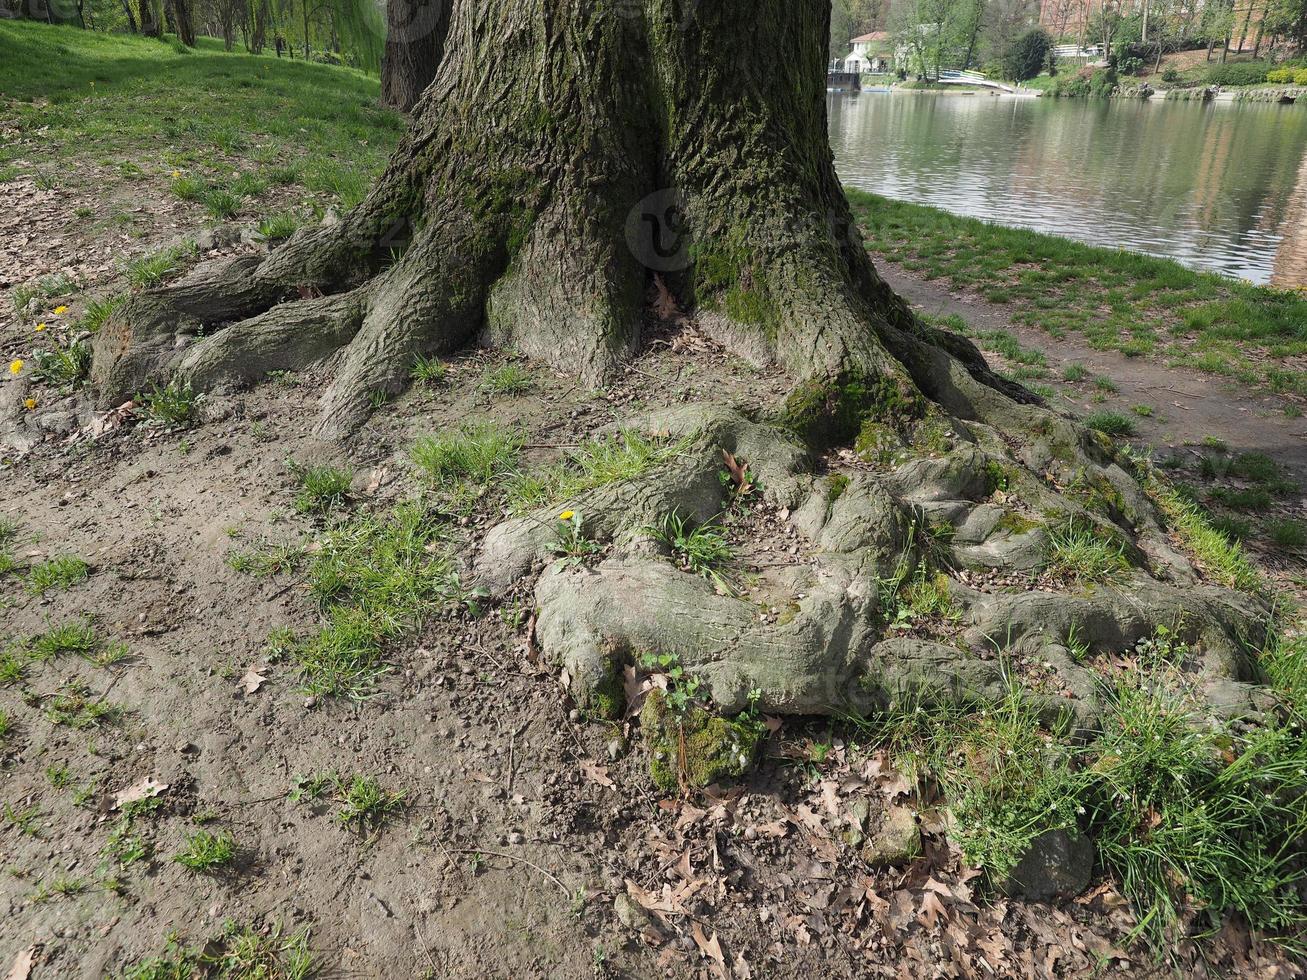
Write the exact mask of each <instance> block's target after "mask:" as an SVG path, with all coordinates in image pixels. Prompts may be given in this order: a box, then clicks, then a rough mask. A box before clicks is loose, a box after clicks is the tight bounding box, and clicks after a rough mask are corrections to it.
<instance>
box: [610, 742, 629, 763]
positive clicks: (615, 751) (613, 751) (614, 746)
mask: <svg viewBox="0 0 1307 980" xmlns="http://www.w3.org/2000/svg"><path fill="white" fill-rule="evenodd" d="M625 751H626V739H623V738H614V739H611V740H610V741H609V742H608V758H609V759H611V760H612V761H613V762H616V761H617V760H618V759H620V758H621V757H622V753H624V752H625Z"/></svg>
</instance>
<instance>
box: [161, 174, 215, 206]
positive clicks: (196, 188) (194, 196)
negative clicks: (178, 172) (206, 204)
mask: <svg viewBox="0 0 1307 980" xmlns="http://www.w3.org/2000/svg"><path fill="white" fill-rule="evenodd" d="M168 190H170V191H172V193H173V196H174V197H176V198H178V199H179V200H182V201H200V200H202V199H203V198H204V195H205V194H206V193H207V192H208V187H207V186H206V185H205V183H204V181H202V180H200V179H199V178H197V177H174V178H172V180H171V181H169V182H168Z"/></svg>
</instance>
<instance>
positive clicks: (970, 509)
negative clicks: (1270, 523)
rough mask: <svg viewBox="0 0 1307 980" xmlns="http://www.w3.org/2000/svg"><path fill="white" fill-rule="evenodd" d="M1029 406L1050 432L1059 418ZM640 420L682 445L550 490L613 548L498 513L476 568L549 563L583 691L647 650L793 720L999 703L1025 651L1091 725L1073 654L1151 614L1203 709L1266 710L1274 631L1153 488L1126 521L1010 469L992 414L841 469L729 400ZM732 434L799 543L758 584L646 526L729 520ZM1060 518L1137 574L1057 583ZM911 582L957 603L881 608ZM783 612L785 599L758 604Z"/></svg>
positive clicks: (1054, 691)
mask: <svg viewBox="0 0 1307 980" xmlns="http://www.w3.org/2000/svg"><path fill="white" fill-rule="evenodd" d="M1026 411H1029V412H1030V413H1031V415H1032V418H1034V419H1036V420H1038V421H1039V422H1041V423H1043V424H1046V425H1048V426H1050V427H1052V428H1057V425H1056V423H1057V422H1058V421H1059V420H1058V418H1057V417H1056V416H1054V415H1052V413H1049V412H1047V411H1046V410H1043V409H1038V408H1034V407H1030V408H1028V409H1027V410H1026ZM1026 421H1029V420H1026ZM641 427H642V428H644V429H646V430H648V431H651V432H664V433H670V434H671V436H672V437H673V438H681V439H683V440H684V442H683V444H682V448H681V451H680V452H679V453H678V454H677V455H676V456H675V457H674V458H673V459H671V460H669V461H667V462H666V463H664V464H663V465H662V466H661V467H660V468H658V469H657V470H655V471H653V472H651V473H649V474H646V475H645V476H643V477H641V478H639V479H637V480H634V481H631V482H629V483H624V484H617V485H612V486H609V487H604V488H601V489H600V490H598V491H595V492H594V493H592V494H589V495H587V496H586V497H585V498H584V499H578V500H571V501H567V502H566V503H565V504H562V503H560V505H559V506H564V507H566V508H567V509H573V510H576V511H578V512H582V513H583V514H584V516H585V524H584V526H585V528H586V529H587V531H588V533H589V534H591V535H592V536H593V537H594V539H595V540H597V541H600V542H603V543H607V544H609V545H611V556H610V557H608V558H606V559H605V560H603V561H601V562H599V563H598V564H597V565H595V566H594V567H583V566H578V565H577V564H575V563H571V562H567V561H558V560H555V559H554V555H553V553H552V552H553V546H554V544H555V542H556V540H557V533H558V532H557V528H558V524H557V516H558V510H557V509H556V508H552V507H551V508H549V509H547V510H541V511H540V512H537V513H535V514H532V515H529V516H527V517H524V518H520V519H516V520H512V521H508V522H505V523H504V524H501V525H500V526H499V527H497V528H495V529H494V530H493V531H492V532H491V533H490V535H489V536H488V537H487V539H486V541H485V544H484V548H483V550H482V552H481V554H480V556H479V557H478V560H477V564H476V569H477V572H478V574H479V576H480V579H481V581H482V582H484V583H485V584H487V585H488V586H490V587H492V588H493V589H496V590H500V591H502V590H504V589H506V588H508V587H509V586H511V584H512V583H514V582H515V581H518V580H520V579H521V578H522V577H524V576H526V575H528V574H530V573H531V572H533V571H534V570H535V569H537V568H539V567H540V566H541V565H544V566H545V569H544V572H543V574H542V575H541V576H540V578H539V580H538V583H537V585H536V601H537V605H538V617H537V622H536V638H537V640H538V642H539V644H540V647H541V649H542V651H543V652H544V654H545V655H546V656H547V657H548V658H550V659H551V660H552V661H554V662H556V663H558V664H559V665H560V666H562V667H563V668H565V670H566V671H567V674H568V676H569V678H570V683H571V685H572V690H573V694H574V695H575V697H576V698H577V700H578V701H579V702H580V703H582V704H587V705H593V704H595V703H596V700H595V699H596V698H597V697H608V696H609V694H610V692H611V691H612V690H613V688H614V677H615V675H616V674H617V673H618V672H619V671H620V670H621V669H622V667H623V666H624V665H626V664H629V663H632V662H636V661H637V660H638V659H639V658H640V656H641V655H642V654H645V653H656V654H671V655H674V656H675V657H677V658H678V661H679V662H680V664H681V665H682V666H683V667H684V668H685V669H686V670H687V672H689V673H691V674H693V675H694V676H696V677H698V678H699V679H700V680H701V681H702V682H703V683H704V685H705V689H706V690H707V691H708V692H709V693H710V694H711V697H712V700H713V701H714V702H715V703H716V704H717V705H718V706H720V707H721V708H723V709H725V710H728V711H730V710H738V709H741V708H743V707H744V706H745V704H746V702H747V700H748V699H749V697H750V693H751V692H753V693H754V694H755V696H758V700H759V703H760V704H761V705H762V706H763V707H764V708H766V709H767V710H770V711H775V712H784V713H798V714H833V713H843V712H866V711H870V710H875V709H881V708H885V707H887V706H889V705H891V704H893V703H896V702H898V701H900V700H901V699H903V698H905V697H909V696H910V697H914V698H924V699H926V700H928V701H936V702H939V701H945V702H947V701H967V700H975V699H992V698H994V697H997V696H999V695H1001V694H1002V693H1003V691H1004V690H1005V686H1006V685H1007V684H1008V683H1010V682H1011V677H1010V676H1008V674H1007V673H1006V672H1005V670H1004V663H1005V662H1006V661H1011V662H1013V663H1014V664H1015V663H1018V662H1026V661H1029V662H1031V663H1035V664H1037V665H1038V669H1037V671H1036V672H1035V673H1036V675H1037V676H1033V677H1031V678H1026V685H1027V691H1026V695H1027V696H1028V697H1029V698H1031V699H1032V700H1034V701H1036V702H1038V703H1039V704H1041V705H1043V706H1044V707H1046V708H1048V709H1049V710H1054V709H1057V708H1060V707H1065V708H1068V709H1070V710H1072V711H1074V712H1075V713H1076V714H1077V715H1078V716H1079V717H1080V719H1081V721H1082V722H1083V723H1085V724H1092V722H1093V719H1094V718H1095V717H1096V716H1097V713H1098V702H1097V698H1098V693H1099V691H1100V688H1101V683H1100V682H1101V675H1099V674H1098V673H1096V672H1095V671H1094V669H1093V668H1092V666H1090V665H1087V664H1086V663H1084V662H1081V660H1080V659H1077V658H1083V657H1085V656H1086V655H1088V656H1091V657H1092V656H1097V655H1099V654H1104V653H1118V654H1121V653H1126V652H1128V651H1131V650H1132V649H1133V648H1134V647H1135V645H1136V644H1137V643H1139V641H1140V640H1143V639H1146V638H1148V637H1150V636H1153V635H1154V633H1155V631H1156V630H1157V628H1158V627H1159V626H1163V627H1166V628H1168V629H1170V630H1172V631H1174V633H1175V634H1176V635H1177V636H1179V637H1181V638H1182V639H1183V641H1184V643H1185V644H1186V646H1185V654H1184V660H1183V663H1180V664H1176V665H1173V666H1175V667H1176V669H1178V670H1180V671H1182V672H1183V673H1185V674H1187V675H1188V676H1189V678H1190V680H1191V682H1192V685H1193V686H1194V688H1195V689H1196V691H1197V692H1198V693H1199V694H1200V695H1201V697H1202V698H1204V699H1205V700H1206V702H1207V703H1208V704H1209V705H1210V706H1211V709H1212V710H1213V711H1215V712H1218V713H1222V714H1228V713H1240V712H1245V713H1246V712H1249V711H1251V710H1255V709H1258V708H1261V707H1265V704H1266V700H1265V698H1263V697H1262V696H1261V695H1260V694H1259V692H1258V690H1257V689H1256V688H1255V687H1254V686H1252V684H1251V683H1249V682H1251V681H1253V680H1254V674H1253V667H1252V665H1251V664H1250V662H1249V660H1248V656H1247V653H1246V651H1247V649H1248V648H1249V646H1250V645H1253V646H1255V645H1256V644H1257V643H1258V642H1259V638H1260V637H1261V636H1262V635H1263V634H1264V630H1265V624H1266V622H1267V619H1268V612H1267V609H1266V608H1265V607H1264V606H1263V604H1262V603H1261V602H1260V601H1258V600H1256V599H1254V598H1251V597H1248V596H1245V595H1241V594H1239V593H1234V592H1231V591H1229V590H1226V589H1222V588H1219V587H1215V586H1209V585H1203V584H1199V583H1198V582H1197V580H1196V577H1195V575H1194V572H1193V569H1192V567H1191V566H1190V565H1189V563H1188V562H1187V561H1186V560H1184V559H1183V557H1182V556H1180V555H1178V554H1177V553H1175V552H1174V551H1173V550H1172V549H1171V548H1170V547H1169V545H1167V543H1166V538H1165V536H1164V535H1163V534H1162V533H1161V529H1160V527H1159V525H1158V523H1157V520H1156V516H1155V514H1154V512H1153V509H1152V507H1151V505H1149V504H1148V502H1147V501H1146V500H1136V501H1135V503H1136V504H1137V505H1139V507H1140V508H1141V509H1140V510H1132V511H1131V513H1132V514H1133V518H1134V522H1135V523H1134V526H1133V527H1132V528H1123V527H1121V526H1119V525H1118V524H1116V523H1115V522H1113V521H1111V520H1109V519H1107V518H1105V517H1104V516H1103V515H1102V514H1100V513H1097V512H1096V510H1098V509H1101V508H1100V507H1099V503H1098V501H1096V500H1085V501H1084V503H1087V504H1089V505H1090V506H1089V507H1086V506H1083V505H1082V504H1080V503H1077V502H1076V498H1074V497H1066V496H1063V495H1062V494H1060V493H1058V492H1056V491H1055V490H1053V489H1052V488H1050V487H1049V486H1047V485H1046V484H1045V483H1044V482H1043V481H1042V480H1040V479H1038V478H1037V477H1035V476H1034V474H1033V473H1032V472H1031V471H1030V470H1029V469H1027V468H1026V467H1025V466H1021V465H1019V464H1016V463H1014V462H1013V461H1012V459H1011V457H1010V455H1009V454H1008V452H1007V448H1006V445H1005V443H1004V442H1003V441H1002V439H1001V438H1000V437H999V435H998V433H997V432H995V431H994V430H993V429H991V428H990V427H989V426H988V425H986V424H985V423H983V422H980V421H973V422H971V423H969V424H967V425H965V426H960V427H959V428H958V429H957V430H956V431H955V432H954V433H953V434H952V435H951V436H950V437H949V438H948V440H947V441H942V442H938V443H935V444H933V445H932V446H931V447H917V448H915V449H912V448H909V449H907V450H905V451H904V453H903V455H902V456H901V457H900V458H899V459H898V460H895V461H893V462H891V463H889V464H887V465H884V466H880V467H877V468H876V469H859V470H856V471H854V472H852V473H848V474H844V477H845V478H847V482H844V479H843V478H842V479H841V481H840V482H839V483H838V484H832V483H831V481H830V479H829V478H827V477H819V476H816V475H814V473H813V461H812V459H811V457H810V456H809V454H808V453H807V452H806V451H805V450H803V449H802V448H801V447H800V446H799V445H797V444H796V443H794V442H793V441H792V440H791V439H789V438H787V437H786V436H785V435H784V434H783V433H781V432H779V431H777V430H776V429H774V428H772V427H770V426H767V425H762V424H758V423H754V422H750V421H748V420H746V419H744V418H742V417H740V416H738V415H736V414H735V413H733V412H730V411H729V410H724V409H711V408H703V407H698V406H691V407H687V408H683V409H679V410H677V411H674V412H669V413H663V414H660V415H657V416H654V417H651V418H648V419H645V420H642V422H641ZM1087 446H1088V448H1089V449H1091V450H1092V449H1094V448H1095V447H1096V443H1094V442H1093V441H1092V440H1090V441H1089V442H1088V443H1087ZM723 449H725V450H727V451H729V452H731V453H733V454H735V455H736V456H737V457H738V458H740V459H744V460H747V462H748V465H749V468H750V472H751V473H753V474H756V478H757V479H758V481H759V482H760V484H761V485H762V486H763V487H765V488H766V491H765V493H766V498H767V502H768V504H769V506H771V507H772V508H774V509H777V510H780V511H782V512H786V511H787V512H788V515H787V516H788V520H789V521H790V522H791V523H792V524H793V526H794V527H795V528H796V529H797V530H798V532H799V535H800V539H801V541H802V543H803V544H802V549H801V553H800V554H799V555H798V556H796V557H795V558H794V559H793V563H792V564H790V565H788V566H787V567H784V568H782V569H779V570H772V571H771V572H770V573H769V575H768V576H767V581H766V582H761V581H760V582H758V583H754V594H752V595H751V596H750V597H748V598H742V597H739V596H737V595H735V594H729V593H726V594H724V593H723V591H722V590H721V589H720V588H717V587H715V586H714V584H713V583H712V582H711V581H709V580H708V579H705V578H703V577H701V576H696V575H692V574H690V573H688V572H685V571H682V570H681V569H679V568H678V567H676V566H675V565H674V564H672V563H671V562H670V561H668V560H667V558H666V556H664V555H662V554H660V553H659V550H658V546H657V545H656V543H655V542H653V541H651V539H650V537H649V536H648V535H647V534H645V533H644V532H643V530H642V529H643V528H645V527H646V526H648V525H651V524H654V523H655V522H656V521H657V519H658V518H659V517H660V516H661V515H663V514H666V513H668V512H670V511H679V512H680V513H681V514H682V515H688V516H690V518H691V520H692V521H697V522H703V521H708V520H711V519H712V518H713V517H714V515H717V514H719V513H720V512H721V511H722V509H723V507H725V506H727V500H726V498H725V494H726V492H727V491H724V490H723V488H722V483H721V481H720V480H719V479H718V471H719V470H720V469H721V466H722V464H721V459H722V457H721V451H722V450H723ZM1034 453H1035V455H1036V456H1037V455H1038V454H1039V450H1038V449H1036V450H1034ZM1073 455H1074V459H1075V462H1076V465H1077V468H1078V469H1079V470H1080V471H1081V472H1083V473H1092V474H1094V476H1095V478H1098V479H1101V480H1102V481H1104V485H1108V486H1111V485H1113V484H1112V482H1111V481H1112V480H1113V478H1115V479H1117V480H1119V481H1120V482H1121V483H1122V484H1123V485H1127V486H1131V485H1133V483H1132V481H1130V480H1129V478H1128V477H1127V476H1126V474H1125V473H1124V471H1121V470H1120V469H1119V467H1116V464H1114V463H1112V462H1110V461H1109V462H1107V463H1106V465H1100V464H1099V463H1096V462H1094V461H1093V460H1092V459H1091V458H1090V456H1089V454H1088V453H1087V452H1085V450H1084V449H1083V448H1082V447H1080V446H1077V447H1076V448H1075V450H1074V453H1073ZM1033 461H1034V460H1033V459H1032V462H1033ZM1049 461H1050V460H1048V459H1045V460H1044V461H1043V462H1044V464H1045V465H1046V464H1047V463H1048V462H1049ZM1000 470H1001V474H1002V476H1001V480H996V474H998V473H999V472H1000ZM1038 471H1039V472H1043V469H1042V468H1041V469H1039V470H1038ZM1114 471H1115V472H1114ZM996 482H1001V483H1002V484H1003V485H1004V486H1005V487H1006V488H1007V489H1006V490H999V489H998V488H997V487H996V486H995V483H996ZM833 485H838V486H839V488H840V489H839V492H838V493H834V492H833V491H832V486H833ZM1091 508H1093V509H1091ZM1063 521H1066V522H1082V523H1083V525H1084V526H1086V527H1090V528H1096V529H1098V532H1097V533H1100V534H1102V535H1114V536H1116V537H1117V538H1118V539H1119V541H1120V544H1121V547H1122V550H1123V553H1125V554H1126V555H1127V556H1129V558H1130V564H1131V567H1130V568H1129V570H1128V571H1125V572H1123V574H1121V575H1119V576H1117V577H1114V578H1112V579H1111V580H1108V581H1104V582H1101V583H1077V582H1070V583H1066V585H1065V587H1064V588H1062V589H1061V590H1059V591H1053V589H1054V588H1055V584H1054V583H1051V582H1049V581H1048V580H1047V578H1046V576H1045V577H1043V578H1041V577H1040V576H1039V572H1040V570H1041V569H1042V568H1043V567H1044V565H1045V564H1046V559H1047V555H1048V554H1049V543H1050V535H1051V534H1053V533H1054V532H1055V531H1056V529H1057V527H1058V525H1059V524H1060V522H1063ZM967 568H969V569H972V572H971V573H970V575H969V576H968V577H970V578H972V579H975V578H977V577H982V578H983V574H984V571H985V570H986V569H989V570H995V571H999V572H1002V573H1004V574H1006V575H1011V576H1014V577H1016V578H1020V576H1019V575H1017V573H1020V572H1022V571H1024V572H1028V573H1032V574H1031V575H1030V576H1028V577H1027V581H1029V582H1030V585H1028V586H1027V587H1025V588H1021V587H1017V588H1012V587H1006V588H1004V589H999V590H991V591H988V592H986V591H981V590H979V589H977V588H974V587H972V586H969V585H967V584H966V583H965V582H964V581H963V580H962V575H961V574H960V572H961V570H963V569H967ZM918 569H921V572H920V573H918V572H917V570H918ZM940 575H942V576H944V578H943V579H940V578H939V577H938V576H940ZM914 576H918V577H925V578H928V579H929V581H930V582H931V583H932V584H933V585H934V586H935V587H937V588H946V591H947V595H948V605H949V609H948V610H946V611H941V610H936V615H935V619H934V621H929V622H923V621H912V622H910V623H908V625H907V628H905V627H904V624H903V623H896V622H894V621H893V612H892V608H893V606H894V604H895V603H896V602H899V601H906V600H904V596H905V595H906V593H907V591H909V590H910V589H911V587H912V583H913V581H914ZM896 589H897V590H899V594H898V595H897V596H896V595H895V592H894V590H896ZM775 606H780V607H783V608H784V609H785V610H786V611H785V614H784V615H782V616H779V617H777V616H774V615H767V610H768V609H769V608H772V607H775ZM1073 647H1074V650H1072V648H1073ZM1014 672H1015V673H1016V674H1018V675H1019V674H1020V673H1021V672H1020V670H1016V669H1015V668H1014Z"/></svg>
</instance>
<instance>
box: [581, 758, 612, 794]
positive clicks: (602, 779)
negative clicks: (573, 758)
mask: <svg viewBox="0 0 1307 980" xmlns="http://www.w3.org/2000/svg"><path fill="white" fill-rule="evenodd" d="M578 766H579V767H580V769H581V772H582V773H584V774H585V778H586V779H588V780H590V782H592V783H598V784H599V785H600V786H607V787H608V788H609V789H612V788H613V787H615V786H616V785H617V784H616V783H614V782H613V781H612V780H611V779H609V778H608V767H607V766H601V765H600V764H599V763H597V762H594V761H592V760H590V759H582V760H581V761H580V762H579V763H578Z"/></svg>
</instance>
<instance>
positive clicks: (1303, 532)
mask: <svg viewBox="0 0 1307 980" xmlns="http://www.w3.org/2000/svg"><path fill="white" fill-rule="evenodd" d="M1266 536H1267V537H1268V538H1270V539H1271V541H1272V543H1274V544H1275V546H1276V547H1277V548H1288V549H1297V548H1301V547H1303V546H1304V545H1307V524H1305V523H1303V522H1302V521H1298V520H1294V519H1293V518H1290V517H1286V518H1281V519H1276V520H1270V521H1267V522H1266Z"/></svg>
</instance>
